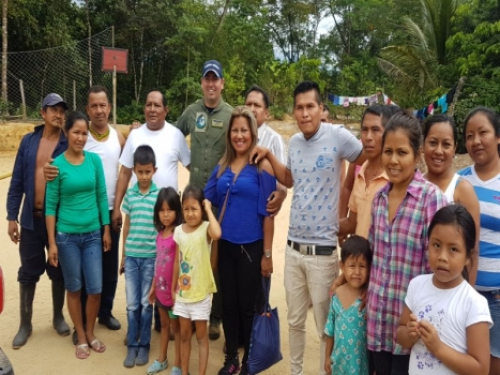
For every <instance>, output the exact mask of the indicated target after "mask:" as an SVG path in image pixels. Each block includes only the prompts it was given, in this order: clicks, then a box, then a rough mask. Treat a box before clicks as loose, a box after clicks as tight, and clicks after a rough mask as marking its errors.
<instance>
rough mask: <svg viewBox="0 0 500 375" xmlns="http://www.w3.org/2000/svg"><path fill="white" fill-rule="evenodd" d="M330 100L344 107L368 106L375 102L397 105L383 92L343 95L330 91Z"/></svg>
mask: <svg viewBox="0 0 500 375" xmlns="http://www.w3.org/2000/svg"><path fill="white" fill-rule="evenodd" d="M328 100H329V101H330V102H331V103H332V104H333V105H341V106H343V107H349V106H350V105H363V106H368V105H370V104H373V103H380V104H386V105H397V104H396V103H394V102H393V101H392V100H391V98H389V97H388V96H387V95H386V94H384V93H381V92H379V93H376V94H372V95H366V96H343V95H336V94H331V93H329V94H328Z"/></svg>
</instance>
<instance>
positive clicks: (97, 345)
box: [90, 339, 106, 353]
mask: <svg viewBox="0 0 500 375" xmlns="http://www.w3.org/2000/svg"><path fill="white" fill-rule="evenodd" d="M90 346H91V348H92V349H94V350H95V351H96V352H97V353H104V351H105V350H106V345H104V343H103V342H102V341H100V340H98V339H94V340H92V342H91V343H90Z"/></svg>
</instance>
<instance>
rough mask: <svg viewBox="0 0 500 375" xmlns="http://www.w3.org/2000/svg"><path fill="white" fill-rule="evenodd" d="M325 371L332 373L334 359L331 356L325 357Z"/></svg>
mask: <svg viewBox="0 0 500 375" xmlns="http://www.w3.org/2000/svg"><path fill="white" fill-rule="evenodd" d="M325 371H326V373H327V374H331V373H332V360H331V358H326V359H325Z"/></svg>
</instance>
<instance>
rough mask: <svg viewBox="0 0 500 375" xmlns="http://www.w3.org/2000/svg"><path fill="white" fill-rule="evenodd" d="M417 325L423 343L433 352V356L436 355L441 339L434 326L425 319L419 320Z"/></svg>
mask: <svg viewBox="0 0 500 375" xmlns="http://www.w3.org/2000/svg"><path fill="white" fill-rule="evenodd" d="M418 325H419V327H418V332H419V336H420V338H421V339H422V341H423V343H424V345H425V346H426V348H427V349H428V350H429V351H430V352H431V353H432V354H434V356H436V353H437V352H438V351H439V349H440V348H441V345H442V341H441V339H440V338H439V334H438V332H437V330H436V328H434V326H433V325H432V324H431V323H429V322H428V321H426V320H421V321H420V322H419V323H418Z"/></svg>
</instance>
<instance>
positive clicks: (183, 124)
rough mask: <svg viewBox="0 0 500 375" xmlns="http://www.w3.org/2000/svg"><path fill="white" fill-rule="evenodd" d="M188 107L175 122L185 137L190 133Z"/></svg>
mask: <svg viewBox="0 0 500 375" xmlns="http://www.w3.org/2000/svg"><path fill="white" fill-rule="evenodd" d="M187 112H188V111H187V108H186V109H185V110H184V112H182V115H181V117H179V118H178V119H177V122H175V124H174V125H175V126H176V127H177V129H179V130H180V131H181V132H182V134H184V137H187V136H188V135H189V133H190V130H189V124H188V113H187Z"/></svg>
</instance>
